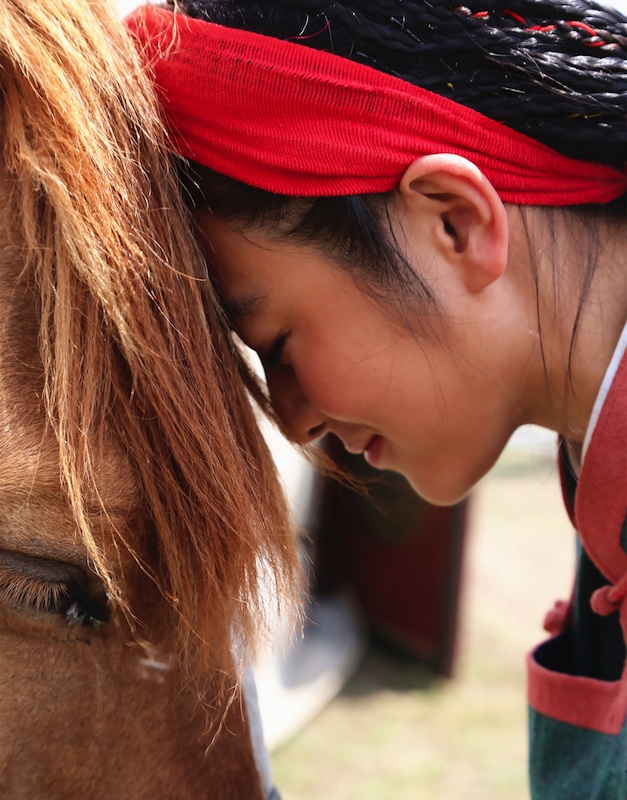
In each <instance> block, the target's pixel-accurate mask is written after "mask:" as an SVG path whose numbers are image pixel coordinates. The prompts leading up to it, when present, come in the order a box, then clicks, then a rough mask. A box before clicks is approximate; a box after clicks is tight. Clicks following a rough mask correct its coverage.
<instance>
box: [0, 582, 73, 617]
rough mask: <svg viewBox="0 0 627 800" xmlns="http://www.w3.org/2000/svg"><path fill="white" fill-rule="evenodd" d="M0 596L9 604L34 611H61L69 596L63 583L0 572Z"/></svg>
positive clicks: (67, 589) (68, 591)
mask: <svg viewBox="0 0 627 800" xmlns="http://www.w3.org/2000/svg"><path fill="white" fill-rule="evenodd" d="M0 598H2V599H3V600H5V601H6V602H7V603H9V604H11V605H14V606H20V607H22V608H31V609H33V610H34V611H48V612H52V611H57V612H59V613H61V612H62V611H63V610H64V608H63V606H64V603H65V602H66V601H67V600H69V598H70V590H69V588H68V586H66V584H64V583H51V582H49V581H43V580H40V579H38V578H33V577H26V576H25V575H16V574H4V575H2V574H0Z"/></svg>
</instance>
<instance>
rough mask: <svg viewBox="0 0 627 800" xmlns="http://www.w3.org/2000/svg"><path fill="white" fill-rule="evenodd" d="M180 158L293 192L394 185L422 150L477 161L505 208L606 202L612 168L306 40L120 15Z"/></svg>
mask: <svg viewBox="0 0 627 800" xmlns="http://www.w3.org/2000/svg"><path fill="white" fill-rule="evenodd" d="M126 22H127V25H128V27H129V28H130V30H131V32H132V34H133V35H134V36H135V38H136V39H137V40H138V42H139V44H140V47H141V49H142V51H143V54H144V57H145V59H146V61H147V63H148V64H149V65H150V66H151V68H152V69H153V70H154V75H155V79H156V83H157V86H158V88H159V90H160V93H161V96H162V99H163V103H164V107H165V114H166V119H167V123H168V125H169V128H170V132H171V135H172V140H173V143H174V146H175V148H176V149H177V150H178V152H179V153H180V154H181V155H183V156H185V157H186V158H189V159H191V160H193V161H196V162H199V163H201V164H204V165H205V166H208V167H210V168H211V169H214V170H215V171H216V172H220V173H222V174H224V175H227V176H229V177H231V178H236V179H237V180H240V181H243V182H244V183H248V184H250V185H252V186H256V187H258V188H260V189H266V190H268V191H271V192H278V193H281V194H287V195H294V196H297V195H300V196H321V195H346V194H361V193H369V192H385V191H390V190H393V189H396V188H397V187H398V185H399V183H400V180H401V177H402V175H403V173H404V172H405V170H406V169H407V167H408V166H409V165H410V164H411V163H412V161H413V160H414V159H415V158H417V157H418V156H422V155H428V154H433V153H455V154H457V155H461V156H464V157H465V158H467V159H469V160H470V161H472V162H473V163H474V164H476V165H477V166H478V167H479V169H480V170H481V171H482V172H483V173H484V175H485V176H486V177H487V178H488V180H490V182H491V183H492V184H493V186H494V188H495V189H496V191H497V192H498V194H499V195H500V197H501V199H502V200H503V201H504V202H509V203H519V204H523V205H572V204H575V203H604V202H609V201H610V200H613V199H615V198H616V197H619V196H620V195H622V194H623V193H624V192H625V188H626V181H625V175H624V174H623V173H621V172H619V171H617V170H615V169H612V168H611V167H607V166H604V165H601V164H592V163H589V162H586V161H578V160H575V159H572V158H567V157H565V156H562V155H560V154H559V153H556V152H555V151H554V150H551V149H550V148H549V147H546V146H545V145H543V144H540V143H539V142H536V141H535V140H534V139H530V138H529V137H527V136H524V135H523V134H521V133H517V132H516V131H514V130H512V129H511V128H507V127H506V126H505V125H503V124H501V123H499V122H495V121H494V120H491V119H489V118H488V117H485V116H483V115H482V114H479V113H478V112H476V111H473V110H471V109H469V108H466V107H465V106H462V105H460V104H459V103H455V102H453V101H452V100H449V99H447V98H444V97H440V96H439V95H437V94H434V93H433V92H429V91H427V90H425V89H421V88H419V87H418V86H413V85H412V84H410V83H407V82H406V81H404V80H401V79H399V78H395V77H393V76H391V75H386V74H384V73H382V72H379V71H378V70H375V69H373V68H371V67H367V66H363V65H362V64H357V63H355V62H354V61H349V60H348V59H345V58H340V57H339V56H334V55H331V54H330V53H325V52H321V51H318V50H312V49H311V48H309V47H305V46H303V45H299V44H294V43H292V42H286V41H282V40H279V39H273V38H271V37H268V36H261V35H259V34H256V33H250V32H248V31H241V30H237V29H234V28H225V27H222V26H220V25H215V24H213V23H209V22H203V21H200V20H196V19H191V18H188V17H185V16H182V15H180V14H174V13H172V12H171V11H166V10H165V9H159V8H154V7H144V8H141V9H139V10H138V11H136V12H135V13H134V14H133V15H131V16H130V17H129V18H128V19H127V21H126Z"/></svg>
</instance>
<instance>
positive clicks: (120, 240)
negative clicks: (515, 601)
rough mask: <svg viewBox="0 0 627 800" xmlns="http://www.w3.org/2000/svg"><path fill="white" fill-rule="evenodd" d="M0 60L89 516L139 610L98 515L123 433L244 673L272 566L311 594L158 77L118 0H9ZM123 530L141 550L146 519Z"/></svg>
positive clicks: (195, 638)
mask: <svg viewBox="0 0 627 800" xmlns="http://www.w3.org/2000/svg"><path fill="white" fill-rule="evenodd" d="M111 5H112V4H111ZM0 69H1V73H0V84H1V86H0V88H1V92H2V101H1V105H2V109H1V114H2V126H3V129H4V130H3V133H2V142H3V157H4V160H5V163H6V168H7V171H8V175H9V180H10V182H11V186H12V190H11V199H10V204H9V208H8V209H6V210H5V215H6V216H5V219H7V220H10V224H11V225H14V226H17V229H18V230H19V235H20V237H21V239H22V240H23V253H24V274H26V275H27V277H28V278H29V280H31V282H32V284H33V285H34V286H35V287H36V297H37V305H38V311H37V313H38V314H39V315H40V334H39V349H40V354H41V359H42V363H43V373H44V393H43V399H44V403H45V409H46V416H47V419H48V422H49V424H50V426H51V428H52V429H53V430H54V433H55V436H56V439H57V442H58V447H59V467H60V474H61V478H62V483H63V486H64V490H65V491H66V493H67V497H68V501H69V504H70V507H71V509H72V512H73V516H74V519H75V522H76V526H77V530H78V532H79V534H80V537H81V538H82V541H83V542H84V545H85V547H86V549H87V553H88V556H89V559H90V563H91V564H92V566H93V569H94V570H95V571H96V572H97V574H98V575H99V576H100V577H101V579H102V581H103V582H104V585H105V588H106V591H107V592H108V595H109V597H110V599H111V602H112V604H113V605H114V606H117V607H119V608H121V609H123V610H124V611H125V612H126V613H127V616H130V617H131V618H132V614H133V608H132V607H131V606H130V605H129V602H128V599H127V596H126V594H125V591H124V588H123V584H122V582H121V581H120V578H119V575H117V574H116V568H115V564H113V563H112V562H111V560H110V558H109V557H108V555H107V553H105V549H104V548H103V547H102V546H101V544H100V543H99V540H98V537H97V536H96V535H95V531H94V522H93V519H92V517H93V514H91V512H90V502H91V500H90V498H93V497H101V495H102V492H101V481H102V477H101V476H100V477H99V472H98V465H99V464H102V463H103V459H104V458H105V457H106V453H107V449H108V448H109V447H110V446H111V442H112V439H113V440H115V444H116V447H119V448H121V449H122V451H123V452H124V453H125V454H126V456H127V458H128V460H129V461H130V463H131V465H132V467H133V469H134V471H135V473H136V475H137V478H138V483H139V490H140V492H141V497H142V502H143V503H144V506H145V508H146V509H147V511H148V514H149V516H150V520H151V525H150V528H151V535H152V536H154V550H155V551H156V552H157V554H158V557H157V561H156V563H157V567H154V566H151V565H150V564H148V563H146V564H144V568H145V569H146V570H148V571H150V572H151V575H152V577H153V578H154V580H155V581H156V582H157V583H158V586H159V589H160V590H161V592H162V594H163V596H164V597H165V598H166V599H167V600H168V601H169V603H170V607H171V609H172V614H173V618H174V620H175V624H176V627H177V631H178V641H179V651H180V653H181V655H182V661H183V664H184V666H185V668H186V669H187V672H188V674H189V675H191V676H192V677H193V678H195V680H196V684H197V686H198V687H202V683H203V679H204V676H206V674H207V671H208V670H211V671H215V670H216V668H217V667H218V668H219V669H222V670H224V676H225V677H224V685H225V686H226V685H227V683H228V682H229V681H230V680H231V679H232V673H231V672H230V671H229V665H230V663H231V661H232V655H231V653H232V643H233V641H234V640H239V639H240V638H241V637H243V638H244V639H245V640H247V641H248V640H249V639H250V638H251V637H253V636H254V633H255V631H256V630H258V626H259V623H260V620H261V619H262V618H263V610H264V609H263V606H264V603H263V596H264V595H263V594H262V593H261V592H260V582H263V583H264V584H265V583H266V582H268V581H269V583H270V584H271V585H272V586H273V588H274V590H275V592H276V596H277V597H279V598H286V597H287V598H294V596H295V594H296V592H295V587H296V586H297V583H298V580H297V579H298V576H299V567H298V559H297V555H296V552H295V543H294V536H293V532H292V529H291V526H290V523H289V519H288V514H287V512H286V508H285V505H284V503H285V501H284V497H283V493H282V491H281V489H280V487H279V483H278V480H277V476H276V472H275V467H274V464H273V462H272V459H271V456H270V454H269V452H268V450H267V447H266V444H265V442H264V440H263V438H262V436H261V434H260V432H259V429H258V426H257V423H256V419H255V415H254V412H253V409H252V406H251V403H250V401H249V397H248V395H247V393H246V390H245V388H244V384H243V381H242V380H241V370H242V368H241V366H240V363H239V361H238V355H237V353H236V351H235V349H234V346H233V343H232V341H231V337H230V335H229V333H228V331H227V329H226V326H225V324H224V321H223V319H222V318H221V315H220V312H219V311H218V304H217V302H216V300H215V297H214V293H213V290H212V288H211V285H210V283H209V282H208V279H207V273H206V267H205V264H204V261H203V258H202V256H201V255H200V251H199V250H198V248H197V246H196V244H195V243H194V241H193V239H192V237H191V235H190V225H189V220H188V218H187V216H186V212H185V210H184V207H183V204H182V201H181V198H180V191H179V187H178V183H177V179H176V176H175V174H174V170H173V169H172V167H171V164H170V160H169V157H168V155H167V153H166V146H167V140H166V136H165V133H164V129H163V126H162V123H161V121H160V117H159V112H158V106H157V103H156V100H155V97H154V94H153V90H152V87H151V85H150V82H149V80H148V78H147V77H146V76H145V75H144V74H143V72H142V68H141V66H140V64H139V60H138V57H137V54H136V51H135V48H134V46H133V45H132V43H131V41H130V38H129V37H128V36H127V34H126V32H125V31H124V30H123V27H122V25H121V24H120V22H119V20H118V19H117V18H116V16H115V13H114V11H113V10H112V9H110V8H109V4H108V3H107V2H104V0H103V2H101V3H97V2H89V3H76V2H71V1H70V0H67V2H61V0H37V2H33V0H4V1H3V2H2V3H1V4H0ZM7 224H9V223H7ZM103 502H104V501H101V503H103ZM101 510H102V511H104V513H105V514H106V508H103V509H101ZM112 536H113V537H114V539H115V541H116V546H117V547H124V548H127V549H128V550H130V551H131V552H132V553H134V554H135V555H136V556H137V557H138V558H139V557H140V555H139V553H140V549H139V543H138V542H136V541H134V540H133V537H132V535H130V534H128V533H127V534H126V539H127V540H126V541H124V536H123V535H122V534H121V533H120V531H119V530H115V529H114V530H113V531H112ZM229 675H230V676H231V677H229Z"/></svg>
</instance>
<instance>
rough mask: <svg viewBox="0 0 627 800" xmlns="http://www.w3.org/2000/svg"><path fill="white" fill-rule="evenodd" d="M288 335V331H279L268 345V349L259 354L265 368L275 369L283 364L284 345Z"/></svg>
mask: <svg viewBox="0 0 627 800" xmlns="http://www.w3.org/2000/svg"><path fill="white" fill-rule="evenodd" d="M289 337H290V332H289V331H285V332H283V333H280V334H279V335H278V336H277V337H276V339H275V340H274V342H273V343H272V344H271V345H270V347H269V349H268V350H267V351H266V352H265V353H262V354H260V356H261V360H262V362H263V365H264V368H265V369H266V370H272V369H276V368H277V367H279V366H281V365H284V351H285V345H286V343H287V340H288V339H289Z"/></svg>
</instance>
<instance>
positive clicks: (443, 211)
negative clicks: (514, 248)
mask: <svg viewBox="0 0 627 800" xmlns="http://www.w3.org/2000/svg"><path fill="white" fill-rule="evenodd" d="M399 192H400V194H401V198H402V200H403V202H404V205H405V209H406V213H408V214H409V215H411V214H412V213H413V214H416V215H419V216H421V217H422V221H423V223H424V215H425V214H426V215H429V217H428V220H429V221H428V227H429V230H430V231H431V233H432V236H433V238H434V241H433V244H434V246H435V248H436V249H437V250H438V251H439V252H440V255H441V256H443V257H445V258H447V259H448V260H449V261H451V262H452V264H453V265H454V266H457V267H459V268H460V269H462V270H463V272H462V280H463V282H464V284H465V286H466V288H467V289H468V290H469V291H471V292H473V293H476V292H480V291H482V290H483V289H484V288H486V287H487V286H489V285H490V284H491V283H493V282H494V281H495V280H497V279H498V278H499V277H500V276H501V275H502V274H503V272H504V271H505V269H506V267H507V259H508V220H507V213H506V211H505V206H504V205H503V202H502V200H501V198H500V197H499V196H498V194H497V193H496V191H495V189H494V187H493V186H492V184H491V183H490V182H489V181H488V179H487V178H486V177H485V176H484V175H483V173H482V172H481V171H480V170H479V169H478V167H476V166H475V165H474V164H472V163H471V162H470V161H468V160H467V159H465V158H462V157H461V156H457V155H453V154H448V153H446V154H438V155H431V156H423V157H421V158H418V159H416V160H415V161H414V162H413V163H412V164H411V165H410V166H409V167H408V168H407V170H406V172H405V174H404V175H403V178H402V179H401V183H400V185H399Z"/></svg>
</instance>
